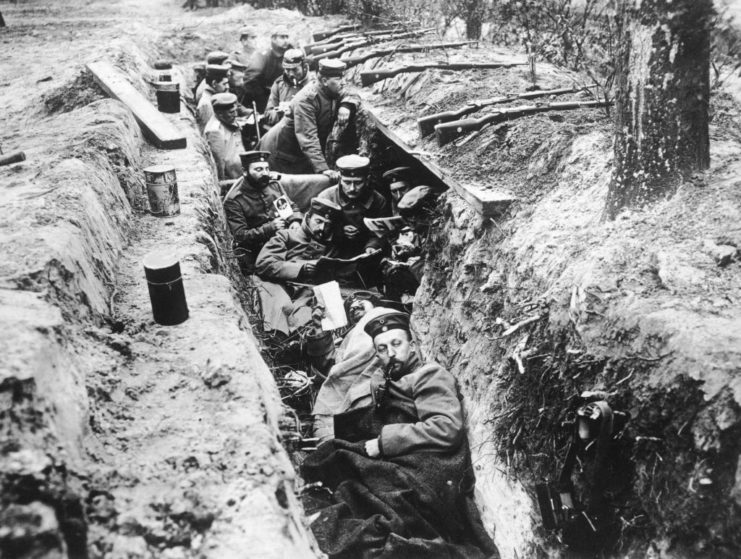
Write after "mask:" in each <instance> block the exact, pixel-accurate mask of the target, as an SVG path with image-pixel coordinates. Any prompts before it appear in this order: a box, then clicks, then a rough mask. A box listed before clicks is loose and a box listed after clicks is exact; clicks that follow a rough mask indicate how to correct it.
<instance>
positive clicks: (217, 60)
mask: <svg viewBox="0 0 741 559" xmlns="http://www.w3.org/2000/svg"><path fill="white" fill-rule="evenodd" d="M228 58H229V53H228V52H224V51H223V50H215V51H212V52H209V53H208V54H207V55H206V64H223V63H224V62H225V61H226V60H227V59H228Z"/></svg>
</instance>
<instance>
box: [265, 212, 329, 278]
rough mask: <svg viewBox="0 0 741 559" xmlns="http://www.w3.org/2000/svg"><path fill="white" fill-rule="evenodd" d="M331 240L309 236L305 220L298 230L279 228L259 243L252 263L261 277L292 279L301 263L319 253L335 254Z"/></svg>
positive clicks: (299, 268)
mask: <svg viewBox="0 0 741 559" xmlns="http://www.w3.org/2000/svg"><path fill="white" fill-rule="evenodd" d="M336 253H337V251H336V249H335V248H334V246H333V245H332V243H331V241H329V242H327V243H323V242H320V241H317V240H316V239H314V238H313V237H312V236H311V233H310V232H309V228H308V227H307V226H306V223H302V224H301V228H300V229H298V230H288V229H282V230H281V231H278V232H277V233H276V234H275V235H274V236H273V237H272V238H271V239H270V240H269V241H268V242H267V243H265V246H263V247H262V250H261V251H260V254H259V255H258V257H257V262H256V263H255V266H256V268H257V275H259V276H260V277H261V278H263V279H265V280H272V281H295V280H296V279H298V276H299V273H300V272H301V267H302V266H303V265H304V264H306V263H307V262H314V261H315V260H317V259H318V258H319V257H321V256H335V255H336Z"/></svg>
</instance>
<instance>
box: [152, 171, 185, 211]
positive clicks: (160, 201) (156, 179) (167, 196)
mask: <svg viewBox="0 0 741 559" xmlns="http://www.w3.org/2000/svg"><path fill="white" fill-rule="evenodd" d="M144 180H145V182H146V183H147V196H148V197H149V209H150V211H151V212H152V215H158V216H162V217H167V216H171V215H178V214H179V213H180V198H179V197H178V179H177V175H176V174H175V167H172V166H171V165H152V166H151V167H147V168H146V169H144Z"/></svg>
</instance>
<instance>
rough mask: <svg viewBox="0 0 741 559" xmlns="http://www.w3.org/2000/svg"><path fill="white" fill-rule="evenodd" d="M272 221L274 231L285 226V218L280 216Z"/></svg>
mask: <svg viewBox="0 0 741 559" xmlns="http://www.w3.org/2000/svg"><path fill="white" fill-rule="evenodd" d="M272 223H273V227H275V230H276V231H280V230H281V229H285V228H286V220H285V219H283V218H282V217H276V218H275V219H274V220H273V222H272Z"/></svg>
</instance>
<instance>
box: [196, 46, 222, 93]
mask: <svg viewBox="0 0 741 559" xmlns="http://www.w3.org/2000/svg"><path fill="white" fill-rule="evenodd" d="M228 59H229V53H226V52H224V51H221V50H215V51H212V52H209V53H208V55H206V64H205V65H204V66H203V72H204V74H203V77H204V79H202V80H201V81H200V82H199V83H198V84H197V85H196V91H195V101H196V105H198V103H200V101H201V97H202V96H203V92H204V91H205V90H206V86H207V85H208V83H207V82H206V80H205V77H206V67H208V65H209V64H215V65H216V66H222V65H225V64H226V62H227V60H228Z"/></svg>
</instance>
